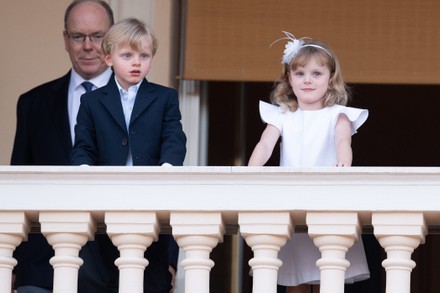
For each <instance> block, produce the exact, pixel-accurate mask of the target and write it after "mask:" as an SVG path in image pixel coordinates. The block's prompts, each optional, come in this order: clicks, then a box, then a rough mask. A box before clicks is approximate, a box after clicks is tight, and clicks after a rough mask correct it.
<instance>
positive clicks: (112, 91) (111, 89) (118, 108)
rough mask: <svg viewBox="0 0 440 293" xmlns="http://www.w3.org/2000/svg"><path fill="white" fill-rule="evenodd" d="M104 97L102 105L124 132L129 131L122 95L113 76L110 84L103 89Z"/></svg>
mask: <svg viewBox="0 0 440 293" xmlns="http://www.w3.org/2000/svg"><path fill="white" fill-rule="evenodd" d="M103 94H104V95H103V96H102V97H101V103H102V104H103V105H104V107H105V108H106V109H107V111H109V113H110V114H111V115H112V117H113V119H115V121H116V123H117V124H118V125H119V126H120V127H121V128H122V129H123V130H124V131H127V128H126V126H125V118H124V112H123V111H122V104H121V95H120V93H119V91H118V86H117V85H116V82H115V78H114V76H112V77H111V78H110V80H109V82H108V84H107V85H106V86H105V87H103Z"/></svg>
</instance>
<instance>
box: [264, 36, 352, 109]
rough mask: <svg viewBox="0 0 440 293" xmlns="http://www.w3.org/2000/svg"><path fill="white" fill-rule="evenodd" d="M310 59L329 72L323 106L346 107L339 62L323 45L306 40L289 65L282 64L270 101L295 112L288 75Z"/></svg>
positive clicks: (296, 101) (294, 99)
mask: <svg viewBox="0 0 440 293" xmlns="http://www.w3.org/2000/svg"><path fill="white" fill-rule="evenodd" d="M311 58H319V61H321V62H322V63H323V64H324V65H326V66H327V68H328V69H329V70H330V80H329V84H328V89H327V92H326V93H325V96H324V106H325V107H328V106H331V105H334V104H339V105H347V103H348V100H349V97H350V92H349V89H348V87H347V85H346V84H345V82H344V80H343V78H342V72H341V68H340V65H339V61H338V59H337V58H336V55H335V54H334V53H333V51H332V50H331V49H330V48H329V47H328V46H326V45H324V44H323V43H320V42H317V41H312V40H307V41H305V43H304V45H303V46H302V47H301V49H300V50H299V51H298V53H297V54H296V55H295V57H294V58H292V60H291V61H290V63H289V64H283V72H282V74H281V77H280V79H279V80H277V81H276V82H275V87H274V89H273V91H272V92H271V95H270V99H271V101H272V103H273V104H276V105H279V106H281V107H282V108H284V109H285V110H289V111H292V112H294V111H296V110H297V109H298V100H297V97H296V96H295V94H294V92H293V90H292V87H291V86H290V83H289V74H290V72H291V71H292V70H296V69H297V68H298V67H302V66H304V65H306V64H307V63H308V62H309V61H310V59H311Z"/></svg>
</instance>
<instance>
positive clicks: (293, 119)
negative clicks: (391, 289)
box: [260, 101, 370, 286]
mask: <svg viewBox="0 0 440 293" xmlns="http://www.w3.org/2000/svg"><path fill="white" fill-rule="evenodd" d="M340 114H345V115H346V116H347V117H348V119H349V120H350V121H351V124H352V134H354V133H356V131H357V129H358V128H359V127H360V126H361V125H362V124H363V123H364V122H365V120H367V117H368V110H364V109H357V108H351V107H346V106H341V105H333V106H330V107H325V108H323V109H320V110H314V111H303V110H301V109H298V110H297V111H295V112H291V111H283V110H282V109H281V107H278V106H274V105H271V104H268V103H265V102H262V101H260V115H261V118H262V120H263V121H264V122H265V123H268V124H272V125H274V126H275V127H276V128H278V130H279V131H280V133H281V136H282V139H281V145H280V151H281V155H280V166H289V167H316V166H321V167H323V166H335V165H336V163H337V161H336V147H335V143H334V137H335V125H336V121H337V119H338V117H339V115H340ZM320 257H321V254H320V252H319V249H318V248H317V247H316V246H315V245H314V243H313V241H312V240H311V239H310V237H309V236H308V234H306V233H294V234H293V235H292V238H291V239H290V240H288V241H287V243H286V245H285V246H284V247H282V248H281V251H280V252H279V258H280V259H281V260H282V261H283V265H282V266H281V268H280V270H279V272H278V284H280V285H283V286H296V285H299V284H317V283H319V279H320V272H319V269H318V267H317V266H316V261H317V260H318V259H319V258H320ZM346 258H347V260H348V261H349V262H350V267H349V268H348V269H347V271H346V272H345V278H346V283H353V282H356V281H361V280H365V279H368V278H369V277H370V273H369V270H368V265H367V260H366V257H365V252H364V246H363V243H362V240H359V241H357V242H355V244H354V245H353V246H352V247H351V248H350V249H349V250H348V252H347V255H346Z"/></svg>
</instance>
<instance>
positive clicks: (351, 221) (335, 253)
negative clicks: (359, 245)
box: [306, 212, 361, 293]
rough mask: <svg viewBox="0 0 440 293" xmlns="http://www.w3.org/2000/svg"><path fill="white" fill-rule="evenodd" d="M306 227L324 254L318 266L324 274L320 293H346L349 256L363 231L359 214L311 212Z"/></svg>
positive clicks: (307, 216)
mask: <svg viewBox="0 0 440 293" xmlns="http://www.w3.org/2000/svg"><path fill="white" fill-rule="evenodd" d="M306 223H307V226H308V233H309V235H310V237H311V238H312V239H313V242H314V243H315V245H316V246H317V247H318V248H319V250H320V252H321V258H320V259H319V260H318V261H317V262H316V265H317V266H318V267H319V269H320V271H321V289H320V293H343V292H344V283H345V271H346V270H347V268H348V267H349V266H350V262H349V261H348V260H347V259H346V258H345V256H346V253H347V251H348V249H349V248H350V247H352V246H353V244H354V242H355V241H356V240H357V239H358V237H359V234H360V231H361V227H360V224H359V219H358V215H357V213H319V212H316V213H315V212H310V213H307V215H306Z"/></svg>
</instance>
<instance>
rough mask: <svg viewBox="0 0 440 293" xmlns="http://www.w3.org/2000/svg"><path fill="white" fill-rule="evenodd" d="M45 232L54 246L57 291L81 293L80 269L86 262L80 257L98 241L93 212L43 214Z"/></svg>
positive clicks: (54, 282) (59, 292) (53, 263)
mask: <svg viewBox="0 0 440 293" xmlns="http://www.w3.org/2000/svg"><path fill="white" fill-rule="evenodd" d="M39 220H40V224H41V233H43V235H44V236H45V237H46V239H47V241H48V242H49V244H50V245H52V247H53V249H54V251H55V256H54V257H52V258H51V259H50V264H51V265H52V266H53V268H54V280H53V292H54V293H77V291H78V270H79V267H80V266H81V265H82V264H83V260H82V259H81V258H80V257H79V256H78V255H79V251H80V249H81V247H83V246H84V244H86V243H87V241H88V240H93V239H94V233H95V232H96V223H95V221H94V219H93V218H92V215H91V214H90V213H89V212H41V213H40V219H39Z"/></svg>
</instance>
